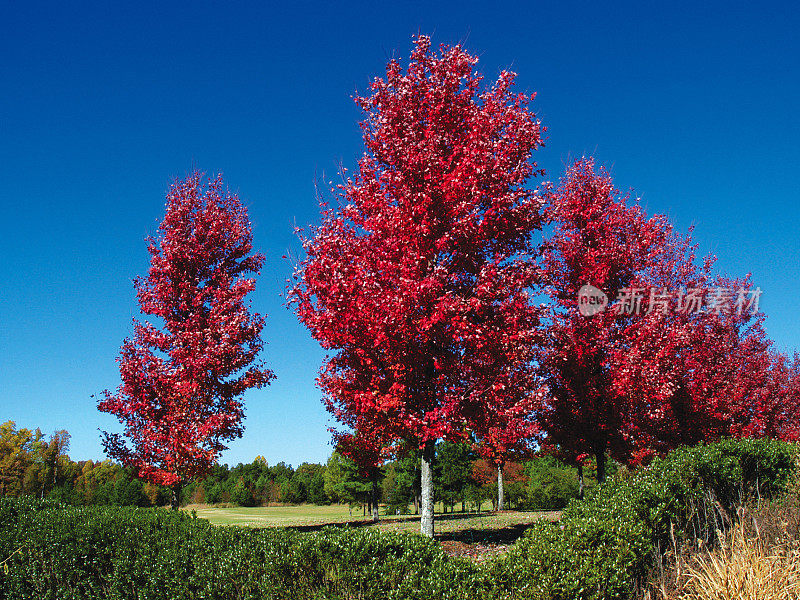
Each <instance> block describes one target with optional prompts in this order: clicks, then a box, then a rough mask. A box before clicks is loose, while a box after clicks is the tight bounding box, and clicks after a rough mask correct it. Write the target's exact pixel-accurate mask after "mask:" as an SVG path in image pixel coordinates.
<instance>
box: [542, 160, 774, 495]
mask: <svg viewBox="0 0 800 600" xmlns="http://www.w3.org/2000/svg"><path fill="white" fill-rule="evenodd" d="M548 211H549V215H550V217H551V218H552V220H553V222H554V232H553V235H552V237H551V238H550V239H548V240H546V242H545V246H544V254H543V258H544V260H543V264H544V268H545V272H546V278H547V283H548V291H549V293H550V295H551V297H552V298H553V304H554V310H553V313H552V318H551V321H550V323H549V337H548V342H547V344H545V349H544V352H543V354H542V359H541V361H540V362H541V365H542V367H543V372H544V375H545V377H546V379H547V384H548V388H549V396H548V397H547V398H548V400H547V401H546V402H544V403H543V406H542V413H541V419H542V427H543V429H545V430H546V431H547V442H548V444H549V445H550V446H554V447H558V449H559V450H560V451H561V452H562V453H563V454H566V455H567V458H571V459H573V460H577V458H578V457H579V456H581V455H583V454H591V455H594V456H595V458H596V460H597V470H598V479H600V480H602V479H603V478H604V476H605V454H606V452H608V453H610V454H611V456H613V457H614V458H616V459H617V460H620V461H621V462H625V463H636V462H639V461H641V460H645V459H647V457H648V456H650V455H652V454H654V453H658V452H663V451H666V450H668V449H670V448H673V447H675V446H677V445H680V444H691V443H697V442H699V441H703V440H710V439H715V438H718V437H720V436H724V435H743V434H746V432H747V431H748V429H752V427H751V425H749V423H757V422H759V421H760V420H761V416H759V415H758V414H754V412H755V413H760V412H762V411H761V409H760V408H759V407H758V405H757V404H755V399H756V398H757V397H758V396H759V395H760V394H762V393H764V385H765V381H766V379H767V376H766V373H765V369H766V367H765V365H766V364H767V362H768V359H769V355H768V350H769V341H768V340H767V339H766V336H765V335H764V332H763V328H762V327H761V321H762V318H763V317H762V316H760V315H759V314H758V313H757V312H755V311H753V310H751V309H750V308H749V307H744V306H741V305H739V306H737V303H738V302H739V301H740V300H741V298H742V297H748V298H749V297H752V295H753V293H754V292H755V290H753V289H752V287H751V285H750V283H749V280H748V279H747V278H745V279H741V280H733V279H727V278H724V277H713V276H712V275H711V267H712V265H713V259H711V258H708V259H706V260H705V261H704V262H703V263H702V264H701V265H698V264H697V261H696V256H695V252H696V247H695V246H693V245H692V243H691V241H690V239H689V238H683V237H681V236H679V235H677V234H676V233H675V232H674V230H673V229H672V227H671V226H670V225H669V223H668V222H667V221H666V219H665V218H664V217H663V216H655V217H651V218H647V217H646V215H645V214H644V212H643V211H642V209H641V208H640V207H639V206H638V204H637V203H636V202H632V201H631V200H630V199H629V198H627V197H626V198H623V197H621V196H620V195H619V193H618V192H617V191H616V190H615V189H614V187H613V183H612V181H611V178H610V176H609V175H608V174H607V173H606V172H605V171H603V170H599V171H596V169H595V167H594V164H593V162H592V161H591V160H586V159H584V160H580V161H578V162H577V163H575V164H574V165H573V166H572V167H571V168H570V169H569V170H568V172H567V175H566V177H565V178H564V179H563V181H562V183H561V186H560V187H559V188H558V189H557V190H556V191H555V192H554V193H553V194H551V196H550V204H549V207H548ZM587 284H590V285H592V286H594V287H595V288H597V289H599V290H600V291H602V292H603V293H604V294H605V295H606V296H607V297H608V298H609V299H610V303H609V305H608V306H607V308H606V309H605V310H600V311H599V312H595V314H581V311H580V310H579V291H580V290H581V288H582V287H583V286H585V285H587ZM584 308H585V307H584ZM765 361H766V362H765ZM745 407H749V408H745Z"/></svg>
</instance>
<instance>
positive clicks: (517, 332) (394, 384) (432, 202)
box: [289, 37, 541, 447]
mask: <svg viewBox="0 0 800 600" xmlns="http://www.w3.org/2000/svg"><path fill="white" fill-rule="evenodd" d="M476 62H477V59H475V58H474V57H472V56H470V55H469V54H467V53H466V52H464V51H463V50H462V49H461V47H459V46H456V47H452V48H447V47H444V46H443V47H442V48H441V49H440V52H439V53H438V54H437V53H435V52H432V51H431V48H430V40H429V39H428V38H427V37H419V38H418V39H417V40H416V43H415V48H414V50H413V53H412V56H411V61H410V63H409V65H408V68H407V69H406V71H405V72H403V70H402V69H401V66H400V64H399V62H398V61H396V60H392V61H390V62H389V64H388V66H387V68H386V77H385V79H382V78H377V79H375V81H374V82H373V83H372V84H371V94H370V95H369V96H366V97H359V98H357V99H356V101H357V102H358V104H359V105H360V106H361V107H362V109H363V110H364V111H365V112H366V113H367V117H366V120H365V121H364V122H363V123H362V129H363V135H364V144H365V146H366V150H367V151H366V153H365V155H364V157H363V158H362V159H361V161H360V163H359V170H358V173H357V175H355V176H354V177H351V178H349V179H347V180H346V182H345V183H344V184H343V185H341V186H339V194H340V206H341V208H340V209H339V210H332V209H328V208H326V207H325V206H324V205H323V214H322V217H323V220H322V224H321V225H319V226H318V227H315V228H313V229H312V232H311V235H310V236H308V237H306V238H304V242H303V245H304V249H305V251H306V253H307V257H306V258H305V260H304V261H303V262H302V263H301V264H300V265H299V266H298V268H297V271H296V273H295V279H296V284H295V285H294V287H293V289H291V290H290V292H289V299H290V302H292V303H293V305H294V306H295V309H296V312H297V315H298V317H299V318H300V320H301V321H302V322H303V323H304V324H305V325H306V326H307V327H308V328H309V329H310V330H311V332H312V334H313V336H314V337H315V338H316V339H317V340H319V342H320V343H321V344H322V346H323V347H324V348H327V349H330V350H332V351H333V352H334V354H333V355H332V356H330V357H329V358H327V359H326V361H325V364H324V365H323V367H322V369H321V373H320V376H319V379H318V383H319V385H320V387H321V388H322V390H323V391H324V393H325V399H324V401H325V403H326V406H327V407H328V409H329V410H330V411H331V412H332V413H333V414H334V415H335V416H336V417H337V419H339V420H340V421H341V422H343V423H345V424H347V425H348V426H350V427H351V428H353V429H354V430H357V431H369V432H370V435H375V436H377V437H378V438H379V439H382V440H397V439H403V440H407V441H409V442H410V443H412V444H416V445H419V446H420V447H422V446H423V445H425V443H426V442H428V441H432V440H436V439H438V438H443V437H444V438H451V439H454V438H463V437H464V436H465V434H466V431H467V430H469V429H476V430H480V429H483V428H484V426H485V425H486V418H485V416H486V415H488V414H489V413H490V411H491V410H493V408H494V407H495V406H498V405H502V410H501V411H500V412H503V413H508V415H509V416H510V415H512V413H513V410H512V409H513V406H512V405H511V404H508V405H507V404H504V403H505V402H506V400H505V399H504V397H506V396H507V398H509V399H511V398H512V395H511V394H507V393H506V392H507V390H508V387H509V385H511V384H512V383H520V382H521V381H522V379H521V374H522V373H523V372H524V370H525V367H524V365H526V364H527V362H528V358H529V353H530V348H531V347H532V345H533V343H534V341H535V328H536V324H537V308H536V307H535V306H534V305H533V304H532V301H531V298H530V297H529V294H528V290H529V288H530V287H531V285H532V284H533V283H534V281H535V276H536V273H535V271H534V269H533V268H532V267H531V266H530V263H529V262H527V261H526V260H525V257H526V255H527V254H528V253H529V252H531V250H532V248H531V232H532V231H534V230H535V229H537V228H538V227H539V222H540V210H539V209H540V200H539V198H538V197H537V196H536V195H535V194H534V193H533V192H531V191H530V190H529V189H527V188H525V187H524V184H525V182H526V181H527V180H528V178H529V177H530V176H531V175H533V174H534V171H535V165H532V164H531V163H530V162H529V159H530V156H531V152H532V151H533V150H534V149H535V148H536V147H537V146H539V145H540V144H541V139H540V133H541V126H540V124H539V122H538V121H537V120H536V118H535V116H534V115H533V114H532V113H531V112H530V111H529V110H528V103H529V102H530V100H531V99H532V96H525V95H522V94H515V93H513V92H512V85H513V81H514V75H513V74H512V73H510V72H508V71H503V72H502V73H501V74H500V77H499V79H498V80H497V81H496V82H495V83H494V84H493V85H492V86H491V88H489V89H488V90H486V91H480V90H479V88H480V84H481V81H482V78H481V77H479V76H477V74H476V73H474V71H473V68H474V66H475V64H476ZM513 401H514V402H516V401H517V398H516V397H513Z"/></svg>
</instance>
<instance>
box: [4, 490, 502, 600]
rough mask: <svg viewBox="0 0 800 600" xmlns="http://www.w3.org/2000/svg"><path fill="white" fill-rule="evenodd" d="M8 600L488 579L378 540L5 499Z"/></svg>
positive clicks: (435, 550) (478, 585)
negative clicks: (214, 524) (229, 525)
mask: <svg viewBox="0 0 800 600" xmlns="http://www.w3.org/2000/svg"><path fill="white" fill-rule="evenodd" d="M0 532H2V533H0V561H4V560H5V561H7V562H6V565H7V566H8V572H7V573H4V572H3V571H0V598H8V599H17V598H37V599H58V600H71V599H78V598H81V599H95V598H97V599H100V598H103V599H105V598H115V599H126V598H137V599H139V598H142V599H144V598H146V599H148V600H157V599H163V600H174V599H175V598H203V599H206V600H209V599H217V598H218V599H225V600H229V599H236V598H252V599H255V598H286V597H287V596H288V595H289V594H290V595H291V597H292V598H318V597H334V598H335V597H359V598H397V599H401V598H402V599H405V598H409V599H411V598H442V599H447V598H473V597H481V595H482V594H483V593H485V591H486V590H487V589H488V588H489V587H490V586H489V582H488V580H487V579H486V574H485V571H484V570H482V569H481V568H479V567H478V566H475V565H473V564H472V563H470V562H468V561H465V560H461V559H454V558H451V557H448V556H447V555H445V554H444V553H443V552H442V550H441V548H440V546H439V545H438V544H437V543H436V542H434V541H432V540H429V539H426V538H423V537H420V536H418V535H412V534H387V533H381V532H379V531H377V530H364V529H358V530H353V529H347V528H343V529H342V528H326V529H323V530H322V531H321V532H319V533H313V534H312V533H299V532H294V531H289V530H284V529H265V530H254V529H247V528H238V527H212V526H211V525H209V524H208V523H207V522H206V521H203V520H197V519H195V518H193V517H192V516H190V515H188V514H186V513H183V512H176V511H169V510H164V509H141V508H139V509H135V508H116V507H81V508H74V507H68V506H65V505H58V504H55V503H53V502H47V501H44V502H42V501H32V500H30V499H20V500H11V499H6V498H4V499H0Z"/></svg>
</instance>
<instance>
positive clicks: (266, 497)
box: [0, 421, 593, 514]
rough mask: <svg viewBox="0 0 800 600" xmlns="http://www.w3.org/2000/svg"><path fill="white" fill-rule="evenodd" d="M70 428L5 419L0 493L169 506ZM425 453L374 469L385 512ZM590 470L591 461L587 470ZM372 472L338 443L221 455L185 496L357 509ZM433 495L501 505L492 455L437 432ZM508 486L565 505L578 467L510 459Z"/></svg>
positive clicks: (538, 503) (514, 503)
mask: <svg viewBox="0 0 800 600" xmlns="http://www.w3.org/2000/svg"><path fill="white" fill-rule="evenodd" d="M69 441H70V435H69V433H68V432H67V431H64V430H60V431H56V432H54V433H53V434H52V435H50V436H49V437H46V436H45V435H44V434H43V433H42V432H41V430H39V429H38V428H37V429H35V430H31V429H26V428H17V427H16V424H15V423H14V422H13V421H8V422H6V423H3V424H2V425H0V496H3V495H5V496H21V495H30V496H36V497H40V498H44V497H47V498H54V499H57V500H60V501H62V502H65V503H67V504H72V505H81V506H82V505H87V506H88V505H118V506H131V505H133V506H162V505H165V504H168V503H169V501H170V499H169V489H168V488H167V487H164V486H158V485H154V484H151V483H147V482H145V481H142V480H141V479H137V478H136V477H134V476H133V475H132V473H131V471H130V469H126V468H124V467H122V466H121V465H119V464H118V463H115V462H112V461H110V460H103V461H92V460H86V461H77V462H76V461H73V460H72V459H70V457H69V455H68V454H67V451H68V450H69ZM419 471H420V469H419V457H418V456H416V454H415V453H413V452H411V453H408V454H407V455H405V456H403V457H402V458H399V459H397V460H394V461H391V462H388V463H386V464H385V465H384V466H383V467H382V468H381V469H379V470H378V472H377V477H378V480H377V484H378V490H379V494H378V502H379V504H380V505H382V506H383V507H384V511H385V512H386V513H387V514H397V513H400V514H407V513H411V512H414V513H418V512H419V497H420V473H419ZM592 474H593V471H592V469H591V467H590V468H589V479H590V480H591V479H592ZM372 487H373V482H372V480H371V479H370V478H368V477H364V476H362V475H361V471H360V469H359V467H358V466H357V465H356V463H355V462H354V461H353V460H352V459H350V458H348V457H347V456H345V455H343V454H342V453H340V452H339V451H334V452H333V453H332V454H331V456H330V458H329V459H328V461H327V463H326V464H324V465H322V464H318V463H307V462H306V463H302V464H301V465H300V466H298V467H297V468H293V467H292V466H291V465H288V464H286V463H285V462H278V463H277V464H274V465H269V464H268V462H267V460H266V459H265V458H264V457H263V456H258V457H256V459H255V460H254V461H253V462H251V463H248V464H242V463H240V464H238V465H236V466H234V467H229V466H228V465H219V464H217V465H214V466H213V468H212V469H211V471H210V473H209V474H208V475H207V476H206V477H204V478H201V479H198V480H196V481H194V482H192V483H191V484H190V485H188V486H186V487H185V488H184V489H183V490H182V494H181V503H182V504H184V505H185V504H219V503H227V504H232V505H238V506H267V505H270V504H302V503H309V504H316V505H325V504H332V503H338V504H346V505H350V506H351V507H352V508H353V509H354V510H355V511H356V513H357V512H358V511H361V512H362V513H363V514H366V513H367V511H370V512H371V509H372V501H373V496H372ZM434 490H435V500H436V502H437V504H439V506H440V509H441V510H442V511H444V512H456V511H459V510H460V511H475V510H478V509H480V507H482V506H483V507H484V508H487V506H485V505H486V503H487V502H491V503H492V508H494V509H496V508H497V479H496V469H495V466H494V465H493V464H491V463H490V462H489V461H487V460H486V459H484V458H480V457H479V456H478V455H477V454H475V452H474V451H473V450H472V448H471V446H470V445H469V444H466V443H460V444H459V443H453V442H440V443H438V444H437V446H436V453H435V459H434ZM505 494H506V500H507V501H508V503H509V506H511V507H514V508H518V509H531V510H536V509H558V508H562V507H563V506H564V505H566V502H567V501H568V500H569V499H570V498H572V497H575V496H577V494H578V487H577V477H576V470H575V469H574V468H573V467H569V466H566V465H564V464H563V463H561V462H559V461H558V460H557V459H556V458H554V457H553V456H535V457H533V458H532V459H531V460H527V461H522V462H510V463H508V465H507V466H506V474H505Z"/></svg>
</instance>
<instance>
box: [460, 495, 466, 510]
mask: <svg viewBox="0 0 800 600" xmlns="http://www.w3.org/2000/svg"><path fill="white" fill-rule="evenodd" d="M461 512H462V513H463V512H467V503H466V502H465V501H464V498H463V497H462V498H461Z"/></svg>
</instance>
